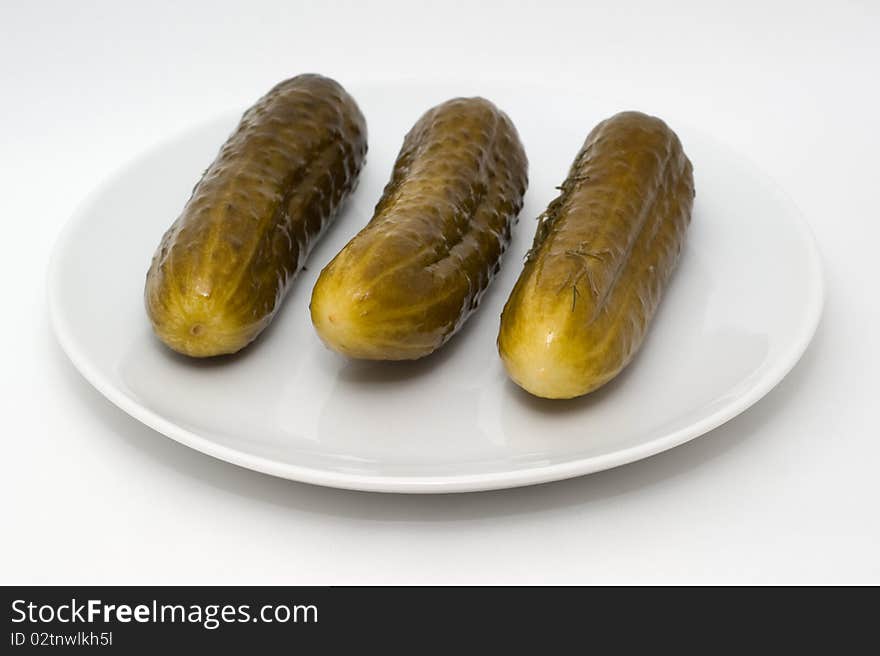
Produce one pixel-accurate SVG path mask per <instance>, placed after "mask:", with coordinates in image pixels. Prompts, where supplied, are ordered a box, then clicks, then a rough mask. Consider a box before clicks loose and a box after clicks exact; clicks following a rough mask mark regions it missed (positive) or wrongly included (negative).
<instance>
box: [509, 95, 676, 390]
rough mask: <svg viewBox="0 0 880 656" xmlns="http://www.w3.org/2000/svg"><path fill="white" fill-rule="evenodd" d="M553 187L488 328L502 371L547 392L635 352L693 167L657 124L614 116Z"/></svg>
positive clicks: (587, 378) (589, 381)
mask: <svg viewBox="0 0 880 656" xmlns="http://www.w3.org/2000/svg"><path fill="white" fill-rule="evenodd" d="M560 189H561V193H560V194H559V196H558V197H557V198H556V199H555V200H553V201H552V202H551V203H550V205H549V206H548V207H547V210H546V211H545V212H544V214H543V215H542V216H541V217H540V222H539V224H538V229H537V232H536V235H535V240H534V244H533V246H532V249H531V251H530V252H529V254H528V256H527V260H526V264H525V267H524V269H523V271H522V274H521V275H520V277H519V280H518V281H517V283H516V285H515V287H514V289H513V291H512V292H511V295H510V298H509V299H508V301H507V304H506V306H505V307H504V311H503V313H502V315H501V328H500V331H499V334H498V350H499V353H500V355H501V358H502V360H503V362H504V365H505V367H506V369H507V372H508V374H509V375H510V377H511V378H512V379H513V380H514V382H516V383H517V384H518V385H520V386H521V387H522V388H523V389H525V390H527V391H528V392H530V393H532V394H534V395H536V396H540V397H546V398H571V397H575V396H580V395H582V394H586V393H588V392H590V391H592V390H595V389H596V388H598V387H600V386H602V385H604V384H605V383H607V382H608V381H609V380H611V379H612V378H614V377H615V376H616V375H617V374H618V373H619V372H620V371H621V370H622V369H623V368H624V367H625V366H626V365H627V364H628V363H629V362H630V361H631V360H632V358H633V356H634V355H635V354H636V352H637V351H638V349H639V347H640V346H641V344H642V340H643V339H644V337H645V333H646V331H647V329H648V325H649V323H650V321H651V318H652V317H653V316H654V312H655V310H656V309H657V306H658V304H659V302H660V298H661V296H662V295H663V290H664V288H665V287H666V284H667V281H668V280H669V277H670V274H671V273H672V271H673V269H674V267H675V265H676V262H677V260H678V257H679V253H680V251H681V248H682V244H683V241H684V237H685V232H686V230H687V226H688V224H689V223H690V219H691V209H692V206H693V199H694V178H693V168H692V166H691V163H690V161H689V160H688V158H687V157H686V155H685V153H684V151H683V149H682V146H681V142H680V141H679V139H678V137H677V136H676V135H675V133H674V132H673V131H672V130H671V129H669V127H668V126H667V125H666V124H665V123H664V122H663V121H661V120H660V119H658V118H654V117H651V116H647V115H645V114H642V113H639V112H623V113H620V114H617V115H615V116H613V117H611V118H609V119H607V120H605V121H603V122H602V123H600V124H599V125H597V126H596V127H595V128H594V129H593V131H592V132H590V134H589V135H588V136H587V139H586V142H585V143H584V145H583V148H582V149H581V151H580V152H579V153H578V155H577V157H576V158H575V161H574V163H573V165H572V167H571V170H570V171H569V174H568V178H567V179H566V180H565V182H563V183H562V186H561V187H560Z"/></svg>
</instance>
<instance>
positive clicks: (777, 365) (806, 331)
mask: <svg viewBox="0 0 880 656" xmlns="http://www.w3.org/2000/svg"><path fill="white" fill-rule="evenodd" d="M219 116H220V115H219V114H218V115H217V116H215V117H212V118H211V119H209V121H210V120H216V119H218V118H219ZM209 121H206V122H203V123H199V124H197V125H193V126H190V127H189V129H187V130H183V131H182V132H181V133H180V134H173V135H170V137H168V138H166V139H163V140H161V141H160V142H159V143H158V144H156V145H154V146H153V147H151V148H148V149H146V150H144V151H141V152H139V153H137V154H136V155H135V156H134V157H132V158H131V159H129V160H128V161H126V162H123V163H121V164H120V165H119V166H118V167H116V168H115V169H114V170H113V171H112V172H111V173H110V175H108V176H107V177H105V178H104V179H103V180H102V181H101V182H99V183H98V184H97V185H96V186H95V187H94V188H93V189H92V190H91V191H90V192H89V193H88V194H86V196H85V197H84V198H83V199H82V200H81V201H80V202H79V203H78V205H77V206H76V208H75V210H74V211H73V213H72V214H71V216H70V218H68V219H67V221H65V222H64V225H63V226H62V228H61V230H60V231H59V233H58V235H57V237H56V238H55V243H54V244H53V246H52V250H51V255H50V258H49V266H48V275H47V281H46V282H47V290H46V291H47V301H48V313H49V323H50V325H51V327H52V330H53V332H54V334H55V336H56V339H57V340H58V343H59V345H60V346H61V349H62V350H63V351H64V353H65V354H66V356H67V357H68V359H69V360H70V361H71V363H72V364H73V366H74V368H75V369H76V370H77V371H78V372H79V373H80V375H82V376H83V378H85V379H86V381H88V382H89V383H90V384H91V385H92V387H94V388H95V389H96V390H97V391H98V392H99V393H100V394H101V395H102V396H104V397H105V398H106V399H107V400H109V401H110V402H111V403H113V405H115V406H116V407H118V408H119V409H120V410H122V411H123V412H125V413H126V414H128V415H129V416H130V417H132V418H134V419H136V420H137V421H139V422H141V423H142V424H144V425H146V426H148V427H149V428H151V429H153V430H155V431H156V432H158V433H160V434H161V435H164V436H165V437H168V438H170V439H172V440H174V441H176V442H179V443H180V444H183V445H184V446H187V447H189V448H191V449H194V450H196V451H199V452H200V453H203V454H205V455H209V456H211V457H214V458H217V459H218V460H222V461H224V462H228V463H230V464H233V465H237V466H240V467H244V468H246V469H251V470H253V471H257V472H260V473H263V474H268V475H270V476H275V477H278V478H284V479H288V480H292V481H297V482H300V483H308V484H312V485H320V486H324V487H331V488H338V489H346V490H356V491H362V492H386V493H408V494H409V493H417V494H437V493H464V492H482V491H489V490H499V489H507V488H516V487H523V486H528V485H537V484H541V483H548V482H551V481H558V480H565V479H569V478H575V477H578V476H584V475H587V474H592V473H596V472H599V471H603V470H606V469H612V468H614V467H619V466H621V465H625V464H629V463H632V462H636V461H638V460H642V459H644V458H648V457H650V456H653V455H657V454H658V453H662V452H663V451H667V450H669V449H672V448H674V447H676V446H680V445H682V444H685V443H686V442H689V441H691V440H693V439H695V438H697V437H700V436H702V435H705V434H706V433H708V432H710V431H712V430H713V429H715V428H717V427H718V426H720V425H722V424H724V423H726V422H727V421H730V420H731V419H733V418H734V417H736V416H737V415H739V414H741V413H743V412H745V411H746V410H748V409H749V408H750V407H751V406H752V405H754V404H755V403H756V402H757V401H759V400H760V399H762V398H763V397H764V396H766V395H767V394H768V393H769V392H770V391H771V390H772V389H773V388H774V387H776V385H778V384H779V383H780V382H781V381H782V379H783V378H785V376H786V375H787V374H788V373H789V372H790V371H791V370H792V369H793V368H794V366H795V365H796V364H797V363H798V361H799V360H800V358H801V356H803V354H804V352H805V351H806V349H807V347H808V346H809V344H810V342H811V341H812V339H813V337H814V335H815V333H816V330H817V328H818V326H819V323H820V321H821V316H822V309H823V306H824V302H825V293H826V292H825V279H824V272H823V266H822V256H821V253H820V251H819V247H818V244H817V241H816V238H815V234H814V233H813V230H812V228H811V227H810V225H809V223H808V222H807V220H806V218H805V216H804V213H803V212H802V211H801V209H800V207H799V206H798V205H797V203H796V202H795V201H794V200H793V199H792V198H791V197H790V196H789V195H788V194H787V192H786V191H785V190H784V189H783V188H782V187H781V186H780V185H778V184H777V183H776V181H775V180H774V179H773V178H772V177H771V176H769V175H767V174H766V173H765V172H764V171H763V170H762V169H761V168H760V167H758V166H757V165H756V164H755V163H754V162H753V161H752V160H751V159H750V158H749V157H748V156H746V155H744V154H742V153H739V152H738V151H736V150H735V149H733V148H731V147H730V146H727V145H726V144H724V143H723V142H722V141H720V140H718V139H716V138H715V137H714V136H711V135H707V134H705V133H704V132H703V131H702V130H699V129H695V128H693V127H692V126H689V125H686V126H682V127H687V128H688V131H689V132H692V133H693V132H698V133H700V134H701V135H702V136H705V137H707V138H709V139H711V141H712V142H714V143H715V144H717V145H719V146H721V147H722V148H724V149H725V150H727V151H728V152H730V153H731V154H732V155H734V156H736V157H737V158H739V159H740V160H741V161H742V162H743V163H744V164H747V165H748V166H749V168H751V169H752V172H753V173H757V174H759V175H760V177H761V179H763V180H765V181H767V182H769V183H770V185H771V186H772V188H773V191H774V192H775V193H777V194H779V196H780V197H781V198H782V199H783V200H784V202H786V203H788V204H789V205H790V206H791V208H792V209H793V210H794V212H793V215H795V220H793V221H791V223H792V224H794V225H795V226H796V228H797V229H798V231H799V232H800V237H801V239H802V242H803V243H804V246H805V253H807V254H808V258H807V259H808V261H809V273H810V276H809V280H806V281H805V283H804V284H805V285H807V286H808V287H809V288H812V289H813V290H814V291H813V293H812V294H810V296H809V306H808V307H807V308H806V313H805V320H804V321H802V322H801V324H800V326H799V331H798V333H797V334H796V336H795V338H794V339H792V340H791V341H790V343H789V345H788V347H787V349H786V350H784V351H783V352H782V353H781V354H780V355H779V356H778V357H777V359H776V361H775V362H774V363H773V364H772V366H770V367H769V368H768V370H767V371H766V372H765V373H764V375H763V376H762V377H761V378H760V379H759V380H758V381H756V382H755V384H753V385H752V386H751V387H749V388H748V390H747V391H746V392H745V393H743V394H741V395H739V396H737V397H736V398H735V399H733V400H731V401H730V402H728V403H726V404H724V405H722V406H721V407H720V408H718V409H717V410H716V411H715V412H713V413H711V414H709V415H707V416H706V417H703V418H702V419H701V420H699V421H696V422H694V423H692V424H689V425H688V426H685V427H682V428H680V429H678V430H674V431H671V432H669V433H666V434H664V435H662V436H660V437H657V438H654V439H652V440H649V441H647V442H643V443H641V444H638V445H634V446H631V447H627V448H625V449H620V450H617V451H613V452H611V453H606V454H602V455H595V456H588V457H584V458H576V459H573V460H568V461H565V462H559V463H553V464H544V465H537V466H532V467H522V468H517V469H510V470H506V471H501V472H488V473H469V474H448V475H432V476H418V475H405V476H400V475H379V474H361V473H354V472H339V471H332V470H327V469H322V468H319V467H309V466H305V465H297V464H293V463H283V462H279V461H277V460H273V459H271V458H266V457H263V456H258V455H254V454H251V453H247V452H245V451H241V450H239V449H235V448H232V447H228V446H225V445H222V444H219V443H217V442H215V441H213V440H212V439H210V438H209V437H203V436H201V435H199V434H198V433H197V432H195V431H191V430H188V429H186V428H184V427H182V426H179V425H178V424H176V423H174V422H173V421H170V420H168V419H166V418H165V417H163V416H162V415H161V414H159V413H157V412H154V411H152V410H150V409H148V408H146V407H144V406H143V405H142V404H140V403H139V402H138V401H137V400H136V399H134V398H133V397H131V396H130V395H128V394H126V393H125V392H124V391H123V390H122V389H121V388H120V387H119V386H117V385H115V384H114V383H113V382H112V380H111V379H110V378H109V377H108V376H105V375H104V374H103V373H102V372H101V371H100V370H99V368H98V367H96V366H95V365H93V364H92V363H91V361H90V358H89V357H88V356H87V355H86V354H85V353H84V351H83V350H82V349H81V348H80V346H79V345H78V344H77V342H76V339H75V338H74V337H73V333H72V331H71V330H70V328H69V326H68V325H67V320H66V319H65V318H64V316H63V315H64V313H63V312H61V310H60V303H59V298H58V294H59V282H58V281H59V279H60V276H61V275H62V274H61V270H60V260H61V259H62V258H61V255H62V253H64V252H65V251H66V250H67V248H68V245H69V242H70V240H71V236H72V235H73V234H74V233H75V231H76V228H77V227H79V226H80V225H81V224H83V223H85V222H87V220H88V217H89V213H88V211H87V210H88V209H89V208H90V207H92V206H93V205H94V204H95V202H96V200H97V199H98V198H99V197H100V196H101V195H102V194H103V193H104V192H105V190H107V189H108V188H109V187H111V186H112V184H113V183H114V182H115V180H116V179H117V178H118V176H119V175H120V172H121V171H124V170H125V169H126V168H128V167H129V166H131V165H132V164H133V163H134V162H136V161H138V160H140V159H141V158H144V157H147V156H149V154H150V153H152V152H156V151H158V150H160V149H161V148H162V147H163V146H166V145H167V144H169V143H172V142H173V141H175V140H176V139H179V138H180V137H182V136H183V134H185V133H186V132H189V131H191V130H192V129H195V128H196V127H198V125H204V124H206V123H207V122H209Z"/></svg>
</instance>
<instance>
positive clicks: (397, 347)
mask: <svg viewBox="0 0 880 656" xmlns="http://www.w3.org/2000/svg"><path fill="white" fill-rule="evenodd" d="M527 168H528V164H527V161H526V156H525V152H524V151H523V147H522V144H521V143H520V140H519V136H518V135H517V132H516V129H515V128H514V126H513V123H511V121H510V119H509V118H508V117H507V116H506V115H505V114H504V113H503V112H501V111H500V110H499V109H498V108H497V107H495V105H493V104H492V103H491V102H489V101H488V100H485V99H483V98H457V99H453V100H450V101H448V102H445V103H443V104H441V105H438V106H437V107H434V108H433V109H431V110H429V111H428V112H427V113H425V114H424V115H423V116H422V117H421V118H420V119H419V120H418V122H417V123H416V124H415V126H414V127H413V128H412V130H411V131H410V132H409V134H407V136H406V138H405V139H404V142H403V147H402V148H401V151H400V154H399V155H398V157H397V161H396V163H395V165H394V170H393V172H392V176H391V181H390V182H389V183H388V185H387V186H386V187H385V191H384V193H383V195H382V198H381V199H380V200H379V203H378V204H377V206H376V209H375V212H374V215H373V218H372V219H371V220H370V222H369V223H368V224H367V226H366V227H365V228H364V229H363V230H361V232H360V233H359V234H358V235H356V236H355V237H354V239H352V240H351V241H350V242H349V243H348V245H347V246H345V248H344V249H343V250H342V251H341V252H340V253H339V254H338V255H337V256H336V257H335V258H334V259H333V261H331V262H330V264H328V265H327V267H326V268H325V269H324V270H323V271H322V272H321V275H320V277H319V278H318V282H317V284H316V285H315V288H314V290H313V293H312V302H311V315H312V321H313V323H314V325H315V328H316V330H317V332H318V335H319V336H320V337H321V339H322V340H323V341H324V342H325V343H326V344H327V345H328V346H329V347H331V348H332V349H334V350H336V351H338V352H340V353H342V354H344V355H347V356H350V357H353V358H363V359H372V360H409V359H416V358H420V357H423V356H425V355H428V354H429V353H431V352H433V351H434V350H436V349H437V348H439V347H440V346H441V345H443V344H444V343H445V342H446V341H447V340H448V339H449V338H450V337H451V336H452V335H453V334H455V332H456V331H457V330H458V329H459V328H460V327H461V326H462V324H463V323H464V322H465V320H466V319H467V318H468V317H469V316H470V315H471V313H472V312H473V311H474V310H475V309H476V308H477V305H478V304H479V302H480V299H481V297H482V295H483V293H484V292H485V290H486V288H487V287H488V285H489V283H490V282H491V281H492V278H493V277H494V275H495V273H497V271H498V269H499V265H500V259H501V255H502V253H503V252H504V250H505V248H506V247H507V244H508V242H509V240H510V230H511V225H512V223H513V222H514V220H515V218H516V216H517V214H518V213H519V211H520V209H521V208H522V200H523V194H524V193H525V190H526V184H527Z"/></svg>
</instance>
